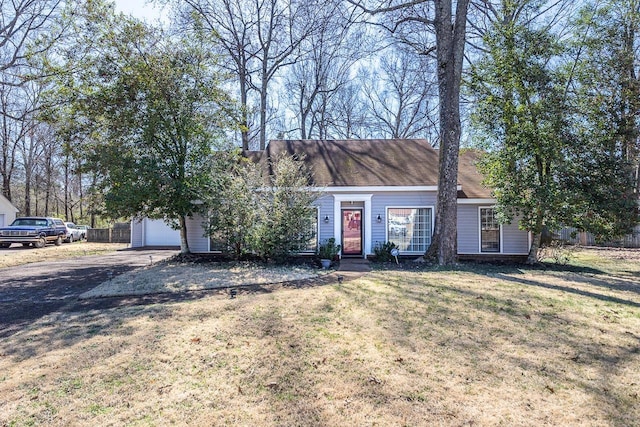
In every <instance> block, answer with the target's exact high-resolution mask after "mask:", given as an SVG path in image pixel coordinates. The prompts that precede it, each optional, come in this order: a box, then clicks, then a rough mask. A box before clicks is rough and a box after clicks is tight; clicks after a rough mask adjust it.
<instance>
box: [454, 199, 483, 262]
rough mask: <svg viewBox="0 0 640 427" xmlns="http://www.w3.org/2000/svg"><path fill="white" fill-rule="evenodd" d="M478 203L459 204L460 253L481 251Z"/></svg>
mask: <svg viewBox="0 0 640 427" xmlns="http://www.w3.org/2000/svg"><path fill="white" fill-rule="evenodd" d="M479 227H480V218H479V210H478V205H458V253H460V254H477V253H480V229H479Z"/></svg>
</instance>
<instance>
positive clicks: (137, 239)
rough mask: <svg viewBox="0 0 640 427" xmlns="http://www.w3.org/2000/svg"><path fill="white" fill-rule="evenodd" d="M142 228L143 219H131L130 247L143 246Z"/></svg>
mask: <svg viewBox="0 0 640 427" xmlns="http://www.w3.org/2000/svg"><path fill="white" fill-rule="evenodd" d="M143 228H144V220H142V221H138V220H136V219H134V220H132V221H131V247H132V248H140V247H142V246H144V243H143V241H142V230H143Z"/></svg>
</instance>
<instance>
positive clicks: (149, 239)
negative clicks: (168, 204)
mask: <svg viewBox="0 0 640 427" xmlns="http://www.w3.org/2000/svg"><path fill="white" fill-rule="evenodd" d="M144 246H180V231H178V230H174V229H172V228H171V227H169V226H168V225H167V223H165V222H164V221H162V220H156V219H149V218H145V219H144Z"/></svg>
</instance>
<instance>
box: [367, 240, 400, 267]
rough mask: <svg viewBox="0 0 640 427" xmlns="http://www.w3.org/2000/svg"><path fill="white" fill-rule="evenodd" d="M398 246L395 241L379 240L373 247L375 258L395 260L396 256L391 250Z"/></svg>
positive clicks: (387, 260)
mask: <svg viewBox="0 0 640 427" xmlns="http://www.w3.org/2000/svg"><path fill="white" fill-rule="evenodd" d="M397 248H398V246H397V245H396V244H395V243H393V242H384V243H380V242H377V243H376V245H375V247H374V248H373V253H374V254H375V256H376V258H375V260H376V261H377V262H389V261H394V260H395V258H394V257H393V256H392V255H391V250H392V249H397Z"/></svg>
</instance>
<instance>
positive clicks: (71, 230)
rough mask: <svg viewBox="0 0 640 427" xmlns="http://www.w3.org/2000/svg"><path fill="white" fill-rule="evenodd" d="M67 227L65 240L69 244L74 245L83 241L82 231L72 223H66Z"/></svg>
mask: <svg viewBox="0 0 640 427" xmlns="http://www.w3.org/2000/svg"><path fill="white" fill-rule="evenodd" d="M64 225H65V226H66V227H67V237H66V238H65V239H64V241H65V242H67V243H72V242H73V241H74V240H82V230H80V229H79V228H77V227H76V225H75V224H74V223H72V222H65V223H64Z"/></svg>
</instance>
